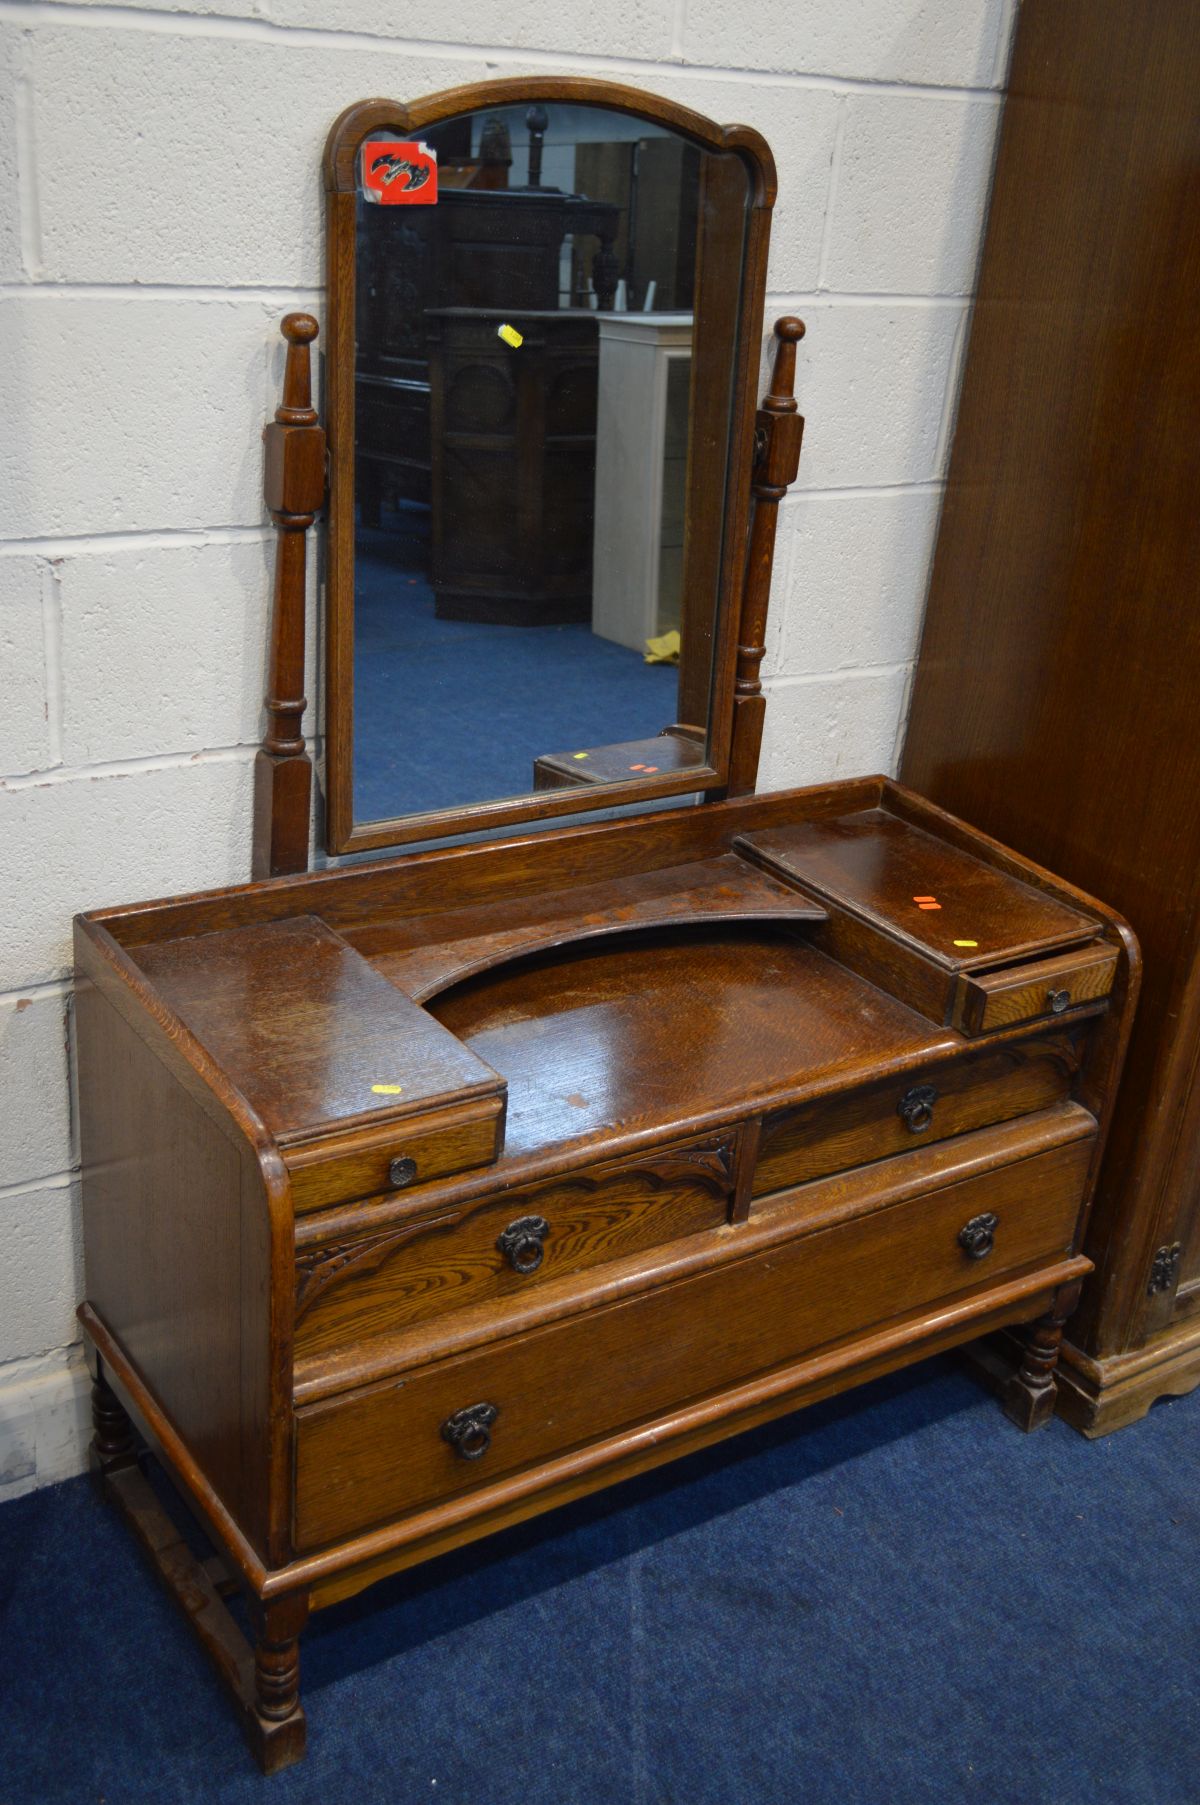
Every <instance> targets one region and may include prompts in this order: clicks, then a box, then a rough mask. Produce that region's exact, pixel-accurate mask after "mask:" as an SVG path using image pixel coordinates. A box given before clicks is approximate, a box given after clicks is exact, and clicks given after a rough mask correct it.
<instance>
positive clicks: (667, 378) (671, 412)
mask: <svg viewBox="0 0 1200 1805" xmlns="http://www.w3.org/2000/svg"><path fill="white" fill-rule="evenodd" d="M596 317H597V324H598V326H599V329H600V391H599V401H598V404H597V413H596V528H595V540H594V546H595V550H594V553H593V559H594V562H593V575H592V630H593V631H594V632H595V633H598V634H599V635H600V636H601V638H602V639H615V640H616V641H617V642H618V644H620V645H623V646H631V647H632V648H633V649H634V650H635V651H638V652H641V651H644V650H645V646H646V641H647V639H650V638H653V637H654V636H656V635H657V634H659V633H665V632H667V631H668V630H669V629H670V628H672V627H678V625H679V597H680V583H681V578H682V562H683V507H684V490H685V479H686V475H687V428H688V392H689V387H690V383H691V362H692V315H691V314H690V313H601V314H598V315H597V316H596Z"/></svg>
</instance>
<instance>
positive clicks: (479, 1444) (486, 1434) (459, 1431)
mask: <svg viewBox="0 0 1200 1805" xmlns="http://www.w3.org/2000/svg"><path fill="white" fill-rule="evenodd" d="M499 1414H500V1407H499V1405H497V1404H468V1405H467V1406H466V1407H465V1409H462V1410H456V1411H455V1412H454V1415H453V1416H452V1417H448V1418H447V1419H446V1421H445V1422H444V1423H443V1424H442V1440H443V1441H448V1442H449V1443H450V1446H451V1447H452V1448H453V1449H454V1452H455V1453H456V1454H457V1455H458V1456H459V1458H460V1459H462V1460H482V1459H483V1457H484V1455H485V1454H486V1453H487V1451H488V1449H489V1448H490V1447H491V1445H492V1424H493V1423H494V1422H495V1420H496V1418H497V1417H498V1416H499Z"/></svg>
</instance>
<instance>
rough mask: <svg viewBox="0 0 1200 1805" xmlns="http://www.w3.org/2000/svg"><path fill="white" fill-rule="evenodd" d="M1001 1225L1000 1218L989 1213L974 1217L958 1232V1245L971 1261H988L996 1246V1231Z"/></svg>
mask: <svg viewBox="0 0 1200 1805" xmlns="http://www.w3.org/2000/svg"><path fill="white" fill-rule="evenodd" d="M999 1223H1000V1218H999V1216H993V1215H992V1213H991V1211H990V1210H989V1211H987V1212H986V1213H985V1214H984V1215H982V1216H972V1217H971V1220H970V1221H969V1222H967V1223H964V1224H963V1226H962V1228H960V1229H959V1231H958V1245H959V1246H960V1247H961V1248H962V1250H963V1252H964V1253H965V1254H966V1255H967V1257H968V1258H969V1259H972V1260H986V1259H987V1257H988V1255H989V1254H990V1253H991V1251H992V1249H993V1247H995V1245H996V1229H997V1228H998V1226H999Z"/></svg>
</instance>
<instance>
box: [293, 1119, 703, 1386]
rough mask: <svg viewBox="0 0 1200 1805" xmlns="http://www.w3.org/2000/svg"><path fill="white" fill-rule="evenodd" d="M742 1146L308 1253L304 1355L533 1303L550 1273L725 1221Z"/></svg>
mask: <svg viewBox="0 0 1200 1805" xmlns="http://www.w3.org/2000/svg"><path fill="white" fill-rule="evenodd" d="M736 1145H737V1134H736V1131H735V1130H729V1131H725V1132H721V1133H717V1134H713V1135H709V1136H707V1137H703V1138H700V1139H697V1140H693V1141H687V1142H683V1143H680V1144H679V1145H677V1146H673V1147H665V1148H657V1149H651V1150H650V1151H648V1152H646V1153H643V1154H637V1155H635V1156H634V1157H632V1158H626V1159H620V1160H611V1161H609V1162H607V1163H605V1164H603V1165H599V1166H592V1167H589V1168H588V1169H587V1170H585V1171H582V1172H578V1173H567V1174H565V1175H564V1176H563V1177H561V1178H556V1179H553V1180H551V1181H549V1182H547V1183H544V1184H539V1185H530V1186H526V1187H524V1188H521V1189H516V1190H510V1191H506V1192H504V1193H503V1194H502V1195H500V1196H491V1197H485V1198H483V1199H482V1200H480V1201H477V1202H475V1203H471V1204H464V1205H461V1206H457V1207H451V1208H448V1209H446V1210H444V1211H442V1212H440V1213H438V1214H435V1215H432V1216H427V1217H419V1218H417V1219H415V1220H412V1221H407V1222H400V1223H396V1224H393V1225H391V1226H390V1227H389V1228H387V1229H385V1230H382V1231H380V1232H378V1233H375V1234H372V1233H370V1232H368V1233H366V1234H364V1235H361V1236H359V1237H358V1238H357V1239H355V1240H351V1241H339V1242H338V1243H337V1244H336V1245H334V1246H331V1247H326V1246H315V1247H311V1248H306V1249H305V1250H304V1252H303V1253H302V1254H301V1255H300V1257H299V1259H298V1260H297V1270H296V1357H297V1359H304V1358H306V1357H307V1356H310V1355H313V1354H320V1353H324V1352H329V1351H332V1350H334V1349H338V1348H344V1347H346V1346H347V1345H349V1344H351V1343H357V1342H361V1341H365V1340H370V1339H371V1338H372V1337H375V1336H379V1335H386V1334H391V1333H394V1332H395V1331H396V1330H398V1329H404V1328H408V1327H409V1326H411V1325H412V1324H414V1323H419V1322H423V1321H428V1320H429V1319H430V1318H432V1317H435V1316H445V1315H447V1314H449V1313H450V1312H451V1311H455V1310H463V1309H466V1308H468V1307H469V1306H471V1305H473V1304H481V1303H496V1304H504V1303H506V1302H507V1301H508V1300H510V1299H511V1300H518V1299H525V1298H527V1297H528V1296H529V1294H530V1292H531V1290H533V1289H535V1288H536V1287H538V1286H540V1285H543V1284H545V1283H546V1281H547V1280H552V1279H556V1278H561V1277H564V1276H566V1275H568V1274H570V1273H575V1272H583V1271H586V1270H587V1269H588V1268H589V1267H592V1266H597V1265H600V1264H602V1263H603V1262H605V1261H608V1260H616V1259H620V1258H622V1257H624V1256H625V1255H628V1254H635V1253H640V1252H642V1251H644V1250H647V1249H650V1248H653V1247H659V1246H662V1245H664V1244H665V1243H666V1242H669V1241H674V1240H678V1239H680V1238H681V1237H683V1236H686V1235H693V1234H696V1233H698V1232H700V1231H702V1230H704V1229H715V1228H718V1227H719V1226H720V1225H721V1224H722V1223H724V1222H725V1221H727V1219H728V1216H729V1196H730V1192H731V1190H732V1188H733V1170H734V1154H735V1150H736Z"/></svg>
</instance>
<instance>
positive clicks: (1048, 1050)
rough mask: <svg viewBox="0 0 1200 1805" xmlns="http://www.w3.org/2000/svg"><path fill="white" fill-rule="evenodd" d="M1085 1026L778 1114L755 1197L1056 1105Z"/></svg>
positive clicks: (769, 1124)
mask: <svg viewBox="0 0 1200 1805" xmlns="http://www.w3.org/2000/svg"><path fill="white" fill-rule="evenodd" d="M1087 1032H1088V1030H1087V1028H1086V1027H1084V1028H1081V1029H1076V1030H1075V1031H1074V1033H1069V1032H1068V1031H1067V1030H1066V1029H1062V1030H1060V1031H1058V1032H1057V1033H1052V1034H1046V1033H1043V1034H1040V1035H1038V1036H1037V1037H1035V1038H1030V1039H1029V1040H1022V1041H1015V1042H1010V1043H1009V1044H1007V1045H1005V1046H999V1047H988V1048H986V1049H984V1050H982V1051H972V1052H969V1053H966V1054H964V1055H963V1056H962V1057H961V1058H959V1059H954V1060H942V1061H941V1062H940V1063H939V1064H938V1065H936V1066H931V1067H930V1068H929V1069H928V1071H917V1072H909V1073H908V1074H907V1075H906V1076H905V1077H903V1078H890V1079H887V1080H886V1081H885V1082H884V1083H881V1084H869V1085H864V1086H863V1087H862V1088H861V1089H860V1090H855V1091H851V1092H849V1093H848V1094H846V1095H842V1096H837V1097H820V1098H817V1099H816V1100H815V1101H814V1102H812V1103H806V1104H803V1105H801V1106H800V1107H799V1108H797V1109H790V1110H781V1111H780V1112H779V1113H778V1114H776V1115H774V1116H768V1117H767V1118H766V1120H765V1121H764V1123H763V1128H762V1136H761V1139H760V1141H759V1148H758V1160H757V1163H756V1165H755V1168H754V1180H753V1186H752V1190H753V1194H754V1196H755V1197H761V1196H764V1195H765V1194H766V1193H768V1192H770V1191H780V1190H783V1189H785V1188H786V1187H787V1186H789V1185H798V1184H804V1183H806V1182H807V1180H809V1179H810V1178H819V1177H820V1176H821V1174H822V1173H825V1172H841V1171H845V1170H846V1169H847V1168H848V1167H850V1166H857V1165H863V1164H866V1163H867V1162H868V1161H870V1160H877V1159H885V1158H887V1157H888V1155H890V1154H893V1153H905V1152H908V1151H910V1150H912V1149H914V1148H916V1147H920V1146H924V1145H925V1144H926V1143H928V1142H930V1141H940V1140H944V1139H947V1138H949V1137H950V1136H951V1135H958V1134H965V1133H968V1132H969V1131H970V1130H972V1129H975V1128H985V1127H986V1126H987V1125H988V1124H989V1123H990V1122H1007V1121H1009V1120H1011V1119H1012V1118H1013V1117H1014V1116H1021V1115H1027V1114H1029V1113H1030V1112H1032V1111H1034V1110H1039V1109H1049V1108H1050V1107H1051V1106H1052V1105H1053V1104H1055V1103H1058V1102H1060V1101H1061V1100H1062V1099H1063V1098H1065V1097H1066V1096H1068V1095H1069V1093H1070V1089H1071V1084H1072V1080H1073V1078H1074V1076H1075V1073H1076V1072H1077V1071H1078V1069H1079V1057H1080V1055H1079V1044H1078V1038H1079V1036H1081V1035H1082V1034H1086V1033H1087Z"/></svg>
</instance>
